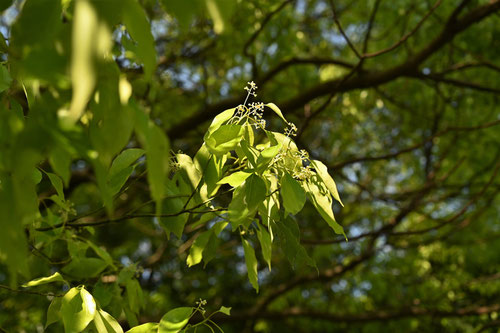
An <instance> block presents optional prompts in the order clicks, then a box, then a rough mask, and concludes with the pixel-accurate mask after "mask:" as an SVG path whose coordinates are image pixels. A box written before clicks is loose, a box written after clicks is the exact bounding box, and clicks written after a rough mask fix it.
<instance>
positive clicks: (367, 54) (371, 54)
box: [363, 0, 442, 58]
mask: <svg viewBox="0 0 500 333" xmlns="http://www.w3.org/2000/svg"><path fill="white" fill-rule="evenodd" d="M441 2H442V0H439V1H437V2H436V3H435V4H434V6H432V8H431V9H430V10H429V11H428V12H427V14H425V15H424V17H422V19H421V20H420V21H419V22H418V23H417V25H416V26H415V28H413V30H411V31H410V32H408V33H407V34H405V35H404V36H403V37H401V38H400V39H399V40H398V41H397V42H396V43H394V44H393V45H391V46H389V47H388V48H385V49H383V50H380V51H377V52H373V53H364V54H363V58H374V57H377V56H379V55H382V54H385V53H388V52H390V51H392V50H394V49H397V48H398V47H399V46H401V45H403V44H404V43H405V42H406V41H407V40H408V38H410V37H411V36H413V35H414V34H415V33H416V32H417V31H418V30H419V29H420V27H421V26H422V24H423V23H424V22H425V21H426V20H427V18H428V17H429V16H430V15H431V14H432V13H433V12H434V10H435V9H436V8H437V7H438V6H439V5H440V4H441Z"/></svg>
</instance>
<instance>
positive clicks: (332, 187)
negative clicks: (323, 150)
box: [311, 160, 344, 207]
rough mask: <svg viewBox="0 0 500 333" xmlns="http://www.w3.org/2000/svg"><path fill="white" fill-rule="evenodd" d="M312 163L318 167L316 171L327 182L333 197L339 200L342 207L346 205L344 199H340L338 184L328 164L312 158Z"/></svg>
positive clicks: (315, 167)
mask: <svg viewBox="0 0 500 333" xmlns="http://www.w3.org/2000/svg"><path fill="white" fill-rule="evenodd" d="M311 164H312V165H313V167H314V169H316V172H317V173H318V175H319V177H320V178H321V180H322V181H323V183H325V185H326V188H327V189H328V191H330V193H331V194H332V196H333V198H334V199H335V200H337V201H338V202H339V203H340V204H341V205H342V207H344V204H343V203H342V200H340V196H339V192H338V190H337V185H336V184H335V181H334V180H333V178H332V177H331V176H330V174H329V173H328V168H327V166H326V165H324V164H323V162H321V161H318V160H312V161H311Z"/></svg>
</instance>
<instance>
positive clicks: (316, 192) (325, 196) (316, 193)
mask: <svg viewBox="0 0 500 333" xmlns="http://www.w3.org/2000/svg"><path fill="white" fill-rule="evenodd" d="M321 184H322V183H320V182H319V179H318V177H317V176H316V177H313V178H311V179H309V180H306V181H305V182H304V183H303V186H304V189H305V190H306V192H307V195H308V196H309V199H310V200H311V202H312V203H313V205H314V207H316V210H317V211H318V212H319V213H320V215H321V216H322V217H323V219H324V220H325V221H326V222H327V223H328V225H329V226H330V227H331V228H332V229H333V230H334V231H335V233H336V234H339V235H344V237H346V240H347V236H346V235H345V233H344V228H342V226H341V225H340V224H338V223H337V221H335V216H334V215H333V210H332V200H331V197H330V195H329V194H330V193H329V192H327V191H326V189H322V188H321Z"/></svg>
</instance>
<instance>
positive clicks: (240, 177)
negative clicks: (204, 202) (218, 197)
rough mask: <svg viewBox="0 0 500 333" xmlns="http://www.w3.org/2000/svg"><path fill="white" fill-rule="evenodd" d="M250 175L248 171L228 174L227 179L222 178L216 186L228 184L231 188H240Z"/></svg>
mask: <svg viewBox="0 0 500 333" xmlns="http://www.w3.org/2000/svg"><path fill="white" fill-rule="evenodd" d="M250 175H252V173H251V172H248V171H237V172H234V173H232V174H230V175H229V176H227V177H224V178H222V179H221V180H220V181H218V182H217V184H221V185H222V184H229V185H231V186H232V187H238V186H240V185H241V184H242V183H243V182H244V181H245V180H246V179H247V178H248V177H250Z"/></svg>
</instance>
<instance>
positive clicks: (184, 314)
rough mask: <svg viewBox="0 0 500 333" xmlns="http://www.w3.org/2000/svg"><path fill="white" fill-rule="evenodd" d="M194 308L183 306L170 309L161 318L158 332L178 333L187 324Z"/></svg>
mask: <svg viewBox="0 0 500 333" xmlns="http://www.w3.org/2000/svg"><path fill="white" fill-rule="evenodd" d="M192 313H193V308H189V307H181V308H176V309H173V310H170V311H169V312H167V313H166V314H165V315H164V316H163V317H162V318H161V320H160V324H159V326H158V333H177V332H179V331H180V330H182V329H183V328H184V326H186V324H187V323H188V321H189V318H190V317H191V314H192Z"/></svg>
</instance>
